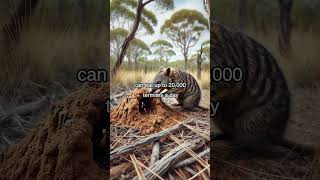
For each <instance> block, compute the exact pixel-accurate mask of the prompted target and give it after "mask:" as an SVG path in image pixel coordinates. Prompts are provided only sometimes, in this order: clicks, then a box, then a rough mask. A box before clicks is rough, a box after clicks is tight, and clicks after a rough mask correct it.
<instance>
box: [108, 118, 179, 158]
mask: <svg viewBox="0 0 320 180" xmlns="http://www.w3.org/2000/svg"><path fill="white" fill-rule="evenodd" d="M181 127H183V125H182V124H177V125H175V126H173V127H172V128H168V129H166V130H164V131H161V132H159V133H155V134H152V135H150V136H148V137H146V138H143V139H140V140H139V141H137V142H135V143H133V144H129V145H125V146H121V147H119V148H117V149H115V150H113V151H111V152H110V161H112V160H114V159H115V158H117V157H119V156H120V155H123V154H127V153H130V152H133V151H134V150H136V149H137V148H138V147H140V146H143V145H146V144H150V143H151V142H154V141H157V140H160V139H161V138H162V137H164V136H166V135H168V134H170V133H171V132H172V131H175V130H177V129H179V128H181Z"/></svg>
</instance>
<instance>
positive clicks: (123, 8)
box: [110, 0, 158, 34]
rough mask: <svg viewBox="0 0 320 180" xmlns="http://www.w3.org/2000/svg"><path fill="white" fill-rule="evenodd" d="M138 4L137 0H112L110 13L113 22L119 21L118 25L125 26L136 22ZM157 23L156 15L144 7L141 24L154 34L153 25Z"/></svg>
mask: <svg viewBox="0 0 320 180" xmlns="http://www.w3.org/2000/svg"><path fill="white" fill-rule="evenodd" d="M137 4H138V3H137V0H112V1H111V3H110V12H111V13H110V15H111V17H112V18H111V23H113V22H117V23H118V25H121V26H122V28H125V27H123V25H128V24H131V23H132V22H134V19H135V17H136V13H135V11H136V7H137ZM157 23H158V21H157V18H156V15H155V14H154V13H153V12H151V11H149V10H147V9H145V8H144V9H143V11H142V17H141V25H142V27H143V29H144V30H146V32H147V33H149V34H153V33H154V29H153V26H156V25H157ZM129 26H130V25H129ZM126 28H130V27H126Z"/></svg>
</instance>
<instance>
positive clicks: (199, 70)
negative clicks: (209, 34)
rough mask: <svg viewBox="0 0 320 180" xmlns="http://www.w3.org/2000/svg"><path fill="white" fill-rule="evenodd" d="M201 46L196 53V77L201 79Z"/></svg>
mask: <svg viewBox="0 0 320 180" xmlns="http://www.w3.org/2000/svg"><path fill="white" fill-rule="evenodd" d="M201 56H202V46H201V49H200V53H199V54H198V57H197V78H198V79H201V70H202V68H201V64H202V58H201Z"/></svg>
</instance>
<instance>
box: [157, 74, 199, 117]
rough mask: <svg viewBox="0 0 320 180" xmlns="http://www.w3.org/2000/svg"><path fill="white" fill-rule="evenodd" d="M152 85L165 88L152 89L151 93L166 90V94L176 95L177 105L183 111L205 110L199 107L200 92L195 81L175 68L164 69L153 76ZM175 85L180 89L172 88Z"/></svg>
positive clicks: (189, 75)
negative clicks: (160, 85)
mask: <svg viewBox="0 0 320 180" xmlns="http://www.w3.org/2000/svg"><path fill="white" fill-rule="evenodd" d="M153 83H154V84H166V85H167V87H159V88H152V89H151V92H155V91H159V90H160V91H162V90H164V89H167V90H168V91H167V92H166V94H171V93H175V94H178V97H177V101H178V104H175V105H180V106H182V107H183V108H184V109H185V110H190V111H193V110H195V108H200V109H205V108H203V107H201V106H199V102H200V99H201V90H200V87H199V84H198V82H197V80H196V79H195V78H194V77H193V76H192V75H191V74H189V73H187V72H184V71H181V70H179V69H175V68H164V69H161V70H160V72H158V74H157V75H156V76H155V78H154V80H153ZM172 85H177V86H180V87H172Z"/></svg>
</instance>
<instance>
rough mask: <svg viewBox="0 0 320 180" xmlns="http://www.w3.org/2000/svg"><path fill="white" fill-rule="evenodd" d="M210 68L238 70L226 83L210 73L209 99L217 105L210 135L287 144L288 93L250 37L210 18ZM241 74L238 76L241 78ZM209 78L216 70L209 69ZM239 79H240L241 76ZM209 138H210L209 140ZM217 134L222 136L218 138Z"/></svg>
mask: <svg viewBox="0 0 320 180" xmlns="http://www.w3.org/2000/svg"><path fill="white" fill-rule="evenodd" d="M210 27H211V47H210V48H211V49H210V57H211V65H210V68H211V72H219V71H215V69H216V68H220V70H222V72H223V70H224V69H226V68H229V69H231V71H230V72H232V70H234V69H236V68H237V69H238V70H239V69H240V70H241V71H238V72H237V73H235V74H232V75H234V76H237V77H234V79H236V80H231V81H226V80H223V79H221V80H219V81H214V80H213V79H214V78H215V77H211V83H210V86H211V92H210V96H211V101H218V102H219V103H220V105H219V109H218V111H217V113H216V116H215V117H214V118H213V128H212V133H213V134H215V136H214V137H216V135H218V134H220V135H221V134H223V135H224V136H225V137H228V138H230V139H232V140H233V141H234V142H235V143H236V144H239V145H240V146H243V147H249V148H253V149H264V148H266V146H267V145H269V144H279V143H280V144H283V145H292V146H293V143H288V141H287V140H284V139H283V134H284V131H285V128H286V125H287V121H288V118H289V111H290V92H289V90H288V86H287V83H286V80H285V78H284V75H283V73H282V71H281V69H280V68H279V66H278V64H277V62H276V60H275V58H274V57H273V56H272V55H271V53H269V52H268V50H266V49H265V48H264V47H263V46H262V45H261V44H259V43H257V42H256V41H255V40H253V39H252V38H250V37H248V36H246V35H244V34H242V33H241V32H236V31H232V30H229V29H227V28H226V27H224V26H223V25H221V24H219V23H216V22H213V21H212V22H211V24H210ZM240 74H241V75H242V76H240ZM211 75H212V76H214V75H215V74H213V73H211ZM238 77H242V78H241V80H239V79H238ZM214 137H213V138H214ZM220 137H221V136H220Z"/></svg>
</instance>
